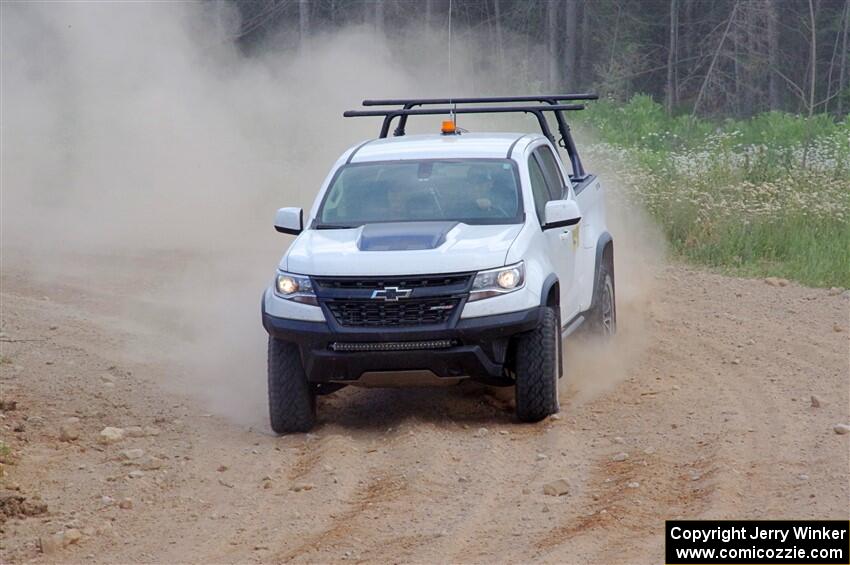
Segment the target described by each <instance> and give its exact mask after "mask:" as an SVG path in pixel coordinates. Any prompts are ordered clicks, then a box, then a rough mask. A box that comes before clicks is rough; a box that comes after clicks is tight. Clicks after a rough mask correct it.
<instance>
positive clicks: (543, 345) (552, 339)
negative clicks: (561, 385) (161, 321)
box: [515, 307, 561, 422]
mask: <svg viewBox="0 0 850 565" xmlns="http://www.w3.org/2000/svg"><path fill="white" fill-rule="evenodd" d="M560 341H561V328H560V327H559V326H558V315H557V314H556V313H555V310H554V309H552V308H548V307H547V308H544V310H543V316H542V318H541V320H540V324H539V325H538V326H537V328H535V329H534V330H532V331H530V332H528V333H526V334H523V335H521V336H519V338H518V339H517V343H516V367H515V372H516V385H515V386H516V415H517V418H518V419H519V420H520V421H522V422H539V421H540V420H542V419H543V418H545V417H546V416H550V415H552V414H557V413H558V410H559V409H560V405H559V403H558V373H559V368H558V365H559V364H560V362H561V359H560V355H559V352H560Z"/></svg>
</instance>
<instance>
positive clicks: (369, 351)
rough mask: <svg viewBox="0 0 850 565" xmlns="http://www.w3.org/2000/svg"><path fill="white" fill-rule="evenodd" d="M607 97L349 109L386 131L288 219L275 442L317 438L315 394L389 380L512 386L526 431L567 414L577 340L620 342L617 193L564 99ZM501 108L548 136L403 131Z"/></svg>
mask: <svg viewBox="0 0 850 565" xmlns="http://www.w3.org/2000/svg"><path fill="white" fill-rule="evenodd" d="M593 97H594V96H593V95H588V94H577V95H558V96H529V97H510V98H461V99H453V100H448V99H444V100H440V99H429V100H420V99H411V100H407V99H405V100H372V101H364V105H366V106H391V108H381V109H375V110H357V111H349V112H346V113H345V115H346V116H378V117H383V118H384V123H383V127H382V128H381V134H380V136H379V138H377V139H372V140H369V141H365V142H363V143H360V144H358V145H356V146H354V147H352V148H350V149H349V150H347V151H346V152H345V153H343V155H342V156H341V157H340V158H339V160H337V162H336V163H335V164H334V166H333V167H332V169H331V171H330V173H329V174H328V176H327V178H326V179H325V181H324V183H323V184H322V187H321V189H320V190H319V193H318V196H317V197H316V200H315V203H314V204H313V207H312V209H311V210H310V211H309V212H308V213H306V214H305V213H304V211H303V210H302V209H300V208H282V209H280V210H278V212H277V216H276V220H275V228H276V229H277V230H278V231H280V232H283V233H288V234H294V235H297V236H298V237H297V238H296V239H295V241H293V242H292V244H291V245H290V247H289V249H288V250H287V251H286V253H285V254H284V256H283V258H282V259H281V261H280V264H279V266H278V269H277V274H276V276H275V278H274V280H273V281H272V283H271V284H270V286H269V288H268V289H267V290H266V291H265V293H264V295H263V300H262V318H263V325H264V327H265V329H266V330H267V331H268V334H269V342H268V393H269V408H270V416H271V427H272V429H273V430H274V431H275V432H277V433H287V432H304V431H307V430H309V429H310V428H311V427H312V426H313V425H314V424H315V421H316V397H317V395H322V394H328V393H330V392H333V391H335V390H338V389H339V388H341V387H343V386H345V385H349V384H368V383H370V382H375V381H377V382H383V383H385V384H386V383H387V381H388V380H389V381H390V384H392V385H404V384H409V383H421V382H422V381H423V380H428V379H431V380H434V381H441V382H455V381H458V380H459V379H464V378H469V379H474V380H477V381H481V382H484V383H487V384H490V385H496V386H513V387H515V394H516V414H517V418H518V419H519V420H521V421H539V420H541V419H543V418H545V417H547V416H549V415H551V414H554V413H556V412H558V409H559V404H558V380H559V379H560V377H561V374H562V360H561V350H562V339H563V338H565V337H566V336H568V335H569V334H571V333H572V332H574V331H575V330H576V329H578V328H579V327H580V326H585V327H586V328H588V329H589V330H590V331H592V332H594V333H597V334H600V335H602V336H610V335H612V334H613V333H614V332H615V331H616V319H617V317H616V308H615V301H614V296H615V295H614V256H613V253H614V248H613V241H612V238H611V235H610V234H609V233H608V231H607V226H606V221H605V204H604V198H603V190H602V185H601V183H600V181H599V179H598V178H596V176H594V175H592V174H588V173H586V172H585V171H584V169H583V166H582V164H581V160H580V158H579V155H578V152H577V151H576V148H575V144H574V143H573V140H572V137H571V135H570V131H569V127H568V126H567V125H566V121H565V120H564V112H566V111H568V110H576V109H581V108H582V107H583V106H582V105H580V104H570V105H565V104H563V102H564V101H575V100H581V99H587V98H593ZM497 103H502V104H504V105H502V106H496V105H494V104H497ZM518 103H521V104H518ZM470 104H478V106H470ZM431 105H442V106H443V107H439V108H430V107H428V106H431ZM399 107H400V108H399ZM502 112H525V113H530V114H532V115H534V116H536V117H537V118H538V121H539V124H540V127H541V132H540V133H468V132H465V131H462V130H460V129H459V128H457V127H456V123H455V121H454V120H449V121H445V122H443V128H442V131H440V132H439V133H435V134H433V135H405V131H404V129H405V124H406V121H407V118H408V117H410V116H417V115H438V114H443V115H446V114H452V115H453V117H454V118H455V119H456V116H457V115H459V114H460V115H462V114H465V113H502ZM546 113H549V115H554V117H555V119H556V121H557V124H558V129H559V131H560V134H561V137H560V144H561V146H562V147H563V148H564V149H565V152H566V154H567V156H568V160H569V165H570V166H569V168H567V167H565V166H564V163H562V161H561V159H560V157H559V155H558V150H557V149H556V142H555V138H554V136H553V135H552V134H551V131H550V129H549V125H548V121H547V119H546ZM396 118H398V119H399V122H398V127H397V128H396V130H395V132H394V135H393V136H392V137H390V136H388V133H389V127H390V124H391V123H392V122H393V120H395V119H396Z"/></svg>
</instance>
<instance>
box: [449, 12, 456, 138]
mask: <svg viewBox="0 0 850 565" xmlns="http://www.w3.org/2000/svg"><path fill="white" fill-rule="evenodd" d="M454 78H455V76H454V69H453V68H452V0H449V84H450V85H451V86H450V87H449V88H451V89H453V88H454V86H455V81H454ZM449 92H451V90H449ZM449 106H450V107H451V109H452V111H451V117H452V123H453V124H454V126H455V131H457V113H456V112H455V110H456V109H457V104H452V98H451V95H449Z"/></svg>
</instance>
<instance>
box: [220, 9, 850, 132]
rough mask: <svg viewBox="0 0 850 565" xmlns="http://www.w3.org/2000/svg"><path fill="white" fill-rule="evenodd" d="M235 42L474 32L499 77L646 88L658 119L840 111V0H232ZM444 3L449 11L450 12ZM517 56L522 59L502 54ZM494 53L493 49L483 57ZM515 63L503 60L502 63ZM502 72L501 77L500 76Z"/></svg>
mask: <svg viewBox="0 0 850 565" xmlns="http://www.w3.org/2000/svg"><path fill="white" fill-rule="evenodd" d="M236 3H237V5H238V8H239V11H240V13H241V15H242V26H241V31H240V39H241V40H242V42H243V43H244V44H246V45H251V44H256V43H257V42H259V41H261V40H262V39H263V38H264V37H266V36H268V35H269V34H280V35H281V36H283V37H285V38H286V40H287V41H288V42H290V43H291V44H293V45H297V44H299V43H300V42H302V41H306V40H307V38H309V37H311V36H312V35H314V34H317V33H322V32H331V33H332V32H333V31H334V30H335V29H339V28H342V27H344V26H350V25H352V24H361V25H366V26H373V27H374V29H375V30H376V32H377V33H380V34H383V35H385V36H386V37H388V38H389V39H390V40H397V41H399V42H402V41H403V40H404V37H405V35H406V34H409V33H410V32H411V31H412V30H414V29H415V30H428V29H446V28H447V27H448V25H449V15H450V13H451V20H452V25H453V26H454V31H455V33H456V34H458V36H459V37H463V36H464V35H474V36H475V37H476V39H477V41H478V42H479V45H480V47H481V49H480V50H481V56H480V60H479V65H480V66H483V67H484V68H480V69H478V70H481V71H483V72H490V73H494V74H495V75H496V76H498V77H501V78H503V79H504V80H502V81H500V83H501V84H506V83H511V82H517V83H523V84H530V85H537V86H539V88H542V89H544V90H547V91H584V90H595V91H598V92H599V93H600V94H602V95H604V96H606V97H610V98H612V99H615V100H621V101H625V100H628V99H629V98H631V96H632V95H633V94H635V93H643V94H649V95H651V96H652V97H653V98H654V99H655V100H657V101H659V102H661V103H663V104H664V106H665V109H666V111H667V112H668V113H669V114H679V113H692V114H695V115H713V116H724V117H728V116H734V117H746V116H751V115H753V114H755V113H758V112H763V111H768V110H783V111H787V112H793V113H800V114H805V115H812V114H816V113H820V112H829V113H832V114H834V115H838V116H840V115H843V114H844V113H846V112H847V111H848V110H850V90H848V84H850V72H848V63H849V62H850V61H848V54H849V52H850V38H848V28H849V27H850V3H848V2H847V1H845V0H451V1H449V0H250V1H248V0H236ZM450 9H451V12H450ZM517 50H520V51H525V53H524V55H525V57H524V64H523V65H521V66H520V68H517V65H516V64H511V63H509V62H508V60H509V57H508V56H507V55H506V52H508V51H510V52H511V53H513V54H515V53H516V51H517ZM494 54H495V56H493V55H494ZM514 61H515V59H513V60H512V61H511V62H512V63H513V62H514ZM509 79H512V80H509Z"/></svg>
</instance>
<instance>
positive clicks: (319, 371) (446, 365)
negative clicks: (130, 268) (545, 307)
mask: <svg viewBox="0 0 850 565" xmlns="http://www.w3.org/2000/svg"><path fill="white" fill-rule="evenodd" d="M541 314H542V307H536V308H531V309H529V310H523V311H520V312H511V313H509V314H498V315H495V316H484V317H480V318H470V319H465V320H464V319H461V320H457V321H456V322H454V323H452V324H450V326H449V327H446V326H444V325H440V326H436V327H434V328H433V329H429V327H428V326H418V327H392V328H343V327H340V326H338V325H337V324H335V323H334V324H332V325H333V327H332V326H331V325H329V324H328V323H326V322H305V321H300V320H289V319H286V318H278V317H275V316H271V315H269V314H267V313H266V312H265V309H264V310H263V326H264V327H265V328H266V331H267V332H268V333H269V335H271V336H273V337H275V338H277V339H279V340H282V341H288V342H292V343H295V344H296V345H298V348H299V350H300V352H301V360H302V362H303V364H304V369H305V371H306V373H307V378H308V379H309V380H310V381H312V382H316V383H328V382H351V381H356V380H357V379H359V378H360V376H361V375H363V373H368V372H373V371H409V370H430V371H431V372H433V373H434V374H435V375H437V376H438V377H447V378H449V377H460V376H468V377H472V378H474V379H477V380H481V381H484V382H490V383H492V384H500V382H502V383H503V382H504V381H505V372H504V364H505V361H506V359H507V356H508V346H509V343H510V338H511V337H512V336H514V335H516V334H518V333H522V332H526V331H529V330H532V329H534V328H535V327H537V325H538V324H539V322H540V317H541ZM431 340H450V341H451V342H452V344H453V345H452V346H451V347H446V348H441V349H432V350H406V351H369V352H359V351H358V352H350V351H346V352H342V351H334V350H332V344H334V343H390V342H412V341H431Z"/></svg>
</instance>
